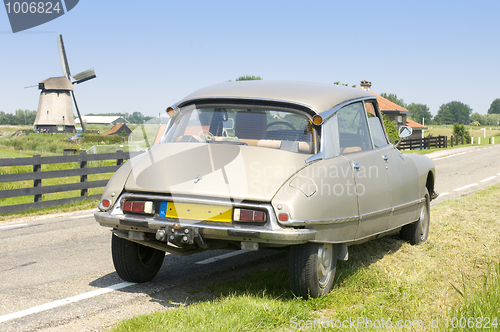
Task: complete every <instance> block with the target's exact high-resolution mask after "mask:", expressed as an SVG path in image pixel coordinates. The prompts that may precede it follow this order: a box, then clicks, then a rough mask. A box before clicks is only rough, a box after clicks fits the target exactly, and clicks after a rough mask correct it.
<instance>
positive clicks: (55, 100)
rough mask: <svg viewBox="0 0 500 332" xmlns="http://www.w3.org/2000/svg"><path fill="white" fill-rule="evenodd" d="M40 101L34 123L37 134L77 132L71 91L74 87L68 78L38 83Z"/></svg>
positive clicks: (55, 78) (54, 78) (50, 79)
mask: <svg viewBox="0 0 500 332" xmlns="http://www.w3.org/2000/svg"><path fill="white" fill-rule="evenodd" d="M38 88H39V89H40V90H42V92H41V93H40V101H39V102H38V111H37V113H36V119H35V123H34V130H35V131H36V132H42V133H44V132H49V133H54V132H70V133H72V132H75V131H76V128H75V118H74V116H73V105H72V100H71V99H72V98H71V91H73V85H72V84H71V81H70V80H69V79H68V78H67V77H64V76H62V77H51V78H48V79H46V80H44V81H41V82H40V83H38Z"/></svg>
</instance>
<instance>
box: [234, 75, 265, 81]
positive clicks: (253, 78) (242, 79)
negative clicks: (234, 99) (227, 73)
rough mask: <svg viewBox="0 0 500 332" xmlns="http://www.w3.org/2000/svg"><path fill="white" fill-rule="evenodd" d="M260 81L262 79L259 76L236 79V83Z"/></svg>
mask: <svg viewBox="0 0 500 332" xmlns="http://www.w3.org/2000/svg"><path fill="white" fill-rule="evenodd" d="M261 79H262V77H260V76H253V75H245V76H240V77H238V78H237V79H236V81H258V80H261Z"/></svg>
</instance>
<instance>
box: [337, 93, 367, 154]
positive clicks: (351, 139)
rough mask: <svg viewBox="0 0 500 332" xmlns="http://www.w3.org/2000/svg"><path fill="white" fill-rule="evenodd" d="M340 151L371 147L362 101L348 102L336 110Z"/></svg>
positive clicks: (346, 151)
mask: <svg viewBox="0 0 500 332" xmlns="http://www.w3.org/2000/svg"><path fill="white" fill-rule="evenodd" d="M337 121H338V132H339V145H340V153H341V154H347V153H353V152H358V151H365V150H370V149H372V143H371V139H370V134H369V131H368V124H367V123H366V115H365V109H364V107H363V103H362V102H357V103H353V104H349V105H347V106H344V107H342V108H341V109H340V110H339V111H338V112H337Z"/></svg>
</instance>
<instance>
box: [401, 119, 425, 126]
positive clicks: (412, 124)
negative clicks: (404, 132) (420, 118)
mask: <svg viewBox="0 0 500 332" xmlns="http://www.w3.org/2000/svg"><path fill="white" fill-rule="evenodd" d="M406 125H407V126H408V127H412V128H426V127H425V126H423V125H421V124H420V123H418V122H415V121H413V120H410V119H406Z"/></svg>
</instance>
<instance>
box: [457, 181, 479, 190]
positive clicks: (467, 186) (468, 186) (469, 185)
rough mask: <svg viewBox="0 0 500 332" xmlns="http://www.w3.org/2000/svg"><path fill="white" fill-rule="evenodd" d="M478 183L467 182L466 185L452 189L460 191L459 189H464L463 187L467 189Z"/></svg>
mask: <svg viewBox="0 0 500 332" xmlns="http://www.w3.org/2000/svg"><path fill="white" fill-rule="evenodd" d="M477 185H478V183H471V184H468V185H466V186H463V187H460V188H457V189H453V191H460V190H464V189H467V188H470V187H474V186H477Z"/></svg>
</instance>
